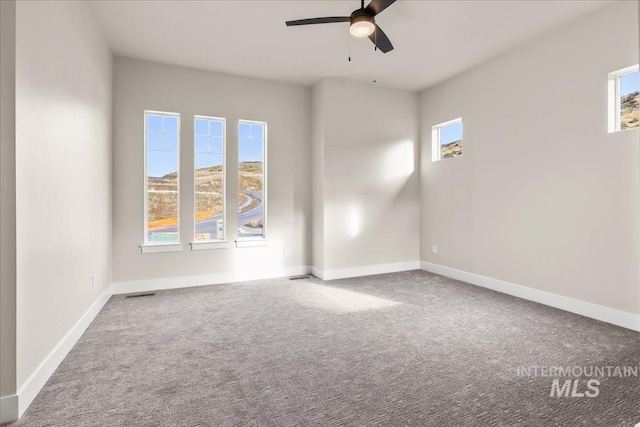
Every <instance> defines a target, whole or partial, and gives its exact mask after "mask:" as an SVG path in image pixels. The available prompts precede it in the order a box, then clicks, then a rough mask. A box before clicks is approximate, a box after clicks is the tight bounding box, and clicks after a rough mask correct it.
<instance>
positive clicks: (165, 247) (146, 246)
mask: <svg viewBox="0 0 640 427" xmlns="http://www.w3.org/2000/svg"><path fill="white" fill-rule="evenodd" d="M150 115H151V116H169V117H176V118H177V119H178V124H177V129H176V136H177V146H176V155H177V170H176V174H177V177H176V181H177V195H176V211H177V215H178V221H177V223H176V230H177V233H178V241H177V242H151V241H149V240H148V238H149V191H148V190H149V179H148V175H147V170H148V164H147V162H148V159H147V156H148V154H147V153H148V136H149V133H148V130H147V122H148V117H149V116H150ZM143 119H144V120H143V121H144V147H143V157H144V169H143V182H144V188H143V191H144V193H143V194H144V209H143V233H144V234H143V240H142V241H143V243H142V245H140V248H141V250H142V253H158V252H179V251H181V250H182V242H181V240H180V147H181V144H180V138H181V131H182V123H181V116H180V113H174V112H169V111H158V110H144V114H143Z"/></svg>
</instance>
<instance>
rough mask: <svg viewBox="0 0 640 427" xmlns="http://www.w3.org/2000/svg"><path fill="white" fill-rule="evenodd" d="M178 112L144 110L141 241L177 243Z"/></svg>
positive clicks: (178, 238)
mask: <svg viewBox="0 0 640 427" xmlns="http://www.w3.org/2000/svg"><path fill="white" fill-rule="evenodd" d="M179 151H180V115H179V114H177V113H161V112H155V111H145V175H146V185H145V202H146V203H145V218H144V224H145V243H162V242H178V241H179V240H180V237H179V236H180V234H179V209H178V206H179V199H180V197H179V194H178V179H179V166H178V165H179V159H180V156H179Z"/></svg>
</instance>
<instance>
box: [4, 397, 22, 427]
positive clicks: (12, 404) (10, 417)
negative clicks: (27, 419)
mask: <svg viewBox="0 0 640 427" xmlns="http://www.w3.org/2000/svg"><path fill="white" fill-rule="evenodd" d="M17 419H18V396H17V395H15V394H14V395H13V396H3V397H0V424H3V423H10V422H11V421H15V420H17Z"/></svg>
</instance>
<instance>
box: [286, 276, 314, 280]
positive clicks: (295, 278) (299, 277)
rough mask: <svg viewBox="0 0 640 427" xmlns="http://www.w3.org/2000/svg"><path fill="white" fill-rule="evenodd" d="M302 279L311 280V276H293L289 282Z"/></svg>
mask: <svg viewBox="0 0 640 427" xmlns="http://www.w3.org/2000/svg"><path fill="white" fill-rule="evenodd" d="M302 279H309V276H293V277H289V280H302Z"/></svg>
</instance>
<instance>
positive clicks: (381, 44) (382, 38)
mask: <svg viewBox="0 0 640 427" xmlns="http://www.w3.org/2000/svg"><path fill="white" fill-rule="evenodd" d="M374 25H375V26H376V30H375V31H374V32H373V33H371V34H369V39H371V41H372V42H373V44H375V45H376V46H377V47H378V49H380V50H381V51H382V52H384V53H387V52H389V51H390V50H393V45H392V44H391V40H389V37H387V35H386V34H385V33H384V31H382V28H380V27H378V25H377V24H374Z"/></svg>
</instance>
